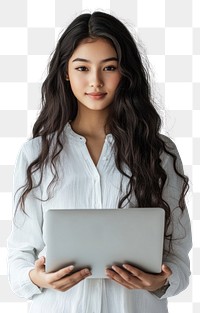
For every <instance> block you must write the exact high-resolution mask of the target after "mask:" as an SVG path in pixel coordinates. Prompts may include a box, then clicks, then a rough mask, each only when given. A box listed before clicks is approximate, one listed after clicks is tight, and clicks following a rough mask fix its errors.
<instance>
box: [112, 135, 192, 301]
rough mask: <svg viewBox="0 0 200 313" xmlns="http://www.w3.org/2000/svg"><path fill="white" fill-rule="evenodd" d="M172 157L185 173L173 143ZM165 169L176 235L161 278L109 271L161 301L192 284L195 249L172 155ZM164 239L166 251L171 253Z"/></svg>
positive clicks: (133, 271) (129, 269) (126, 270)
mask: <svg viewBox="0 0 200 313" xmlns="http://www.w3.org/2000/svg"><path fill="white" fill-rule="evenodd" d="M170 146H171V149H172V150H173V153H174V154H176V155H177V166H178V170H179V171H180V172H181V173H183V167H182V162H181V159H180V156H179V154H178V151H177V149H176V146H175V145H174V143H172V142H171V141H170ZM163 167H164V169H165V171H166V173H167V176H168V179H167V182H166V184H165V187H164V190H163V199H164V200H165V201H166V202H167V203H168V204H169V205H170V208H171V223H170V229H169V231H172V232H173V240H172V249H173V250H171V251H170V253H164V256H163V264H164V265H163V266H162V272H161V274H156V275H152V274H148V273H145V272H142V271H141V270H139V269H137V268H135V267H133V266H130V265H127V266H126V267H125V268H124V269H122V268H119V267H116V266H114V267H113V268H112V270H109V269H108V270H107V271H106V273H107V275H108V277H109V278H111V279H112V280H114V281H116V282H117V283H119V284H121V285H123V286H125V287H127V288H128V289H145V290H148V291H150V292H151V293H152V294H154V295H155V296H157V297H159V298H167V297H170V296H175V295H176V294H178V293H180V292H181V291H183V290H184V289H185V288H186V287H187V286H188V284H189V276H190V261H189V256H188V254H189V251H190V250H191V247H192V239H191V227H190V219H189V215H188V211H187V209H185V210H184V212H183V213H182V211H181V209H180V208H179V204H178V202H179V198H180V194H181V191H182V179H181V178H180V177H179V176H178V175H177V174H176V173H175V172H174V169H173V159H172V157H171V156H169V155H167V156H166V155H165V157H163ZM168 243H169V242H168V240H166V239H165V243H164V245H165V249H166V250H167V249H168Z"/></svg>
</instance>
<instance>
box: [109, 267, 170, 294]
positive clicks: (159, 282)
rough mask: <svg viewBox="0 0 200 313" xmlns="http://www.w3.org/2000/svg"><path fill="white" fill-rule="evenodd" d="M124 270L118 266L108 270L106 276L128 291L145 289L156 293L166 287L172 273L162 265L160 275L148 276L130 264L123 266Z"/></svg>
mask: <svg viewBox="0 0 200 313" xmlns="http://www.w3.org/2000/svg"><path fill="white" fill-rule="evenodd" d="M123 268H124V269H122V268H120V267H118V266H116V265H113V266H112V270H111V269H106V275H107V276H108V277H109V278H110V279H112V280H114V281H115V282H117V283H119V284H120V285H122V286H124V287H126V288H128V289H145V290H148V291H156V290H157V289H159V288H161V287H163V286H164V284H165V282H166V280H167V278H168V277H169V276H170V275H171V274H172V271H171V270H170V268H169V267H168V266H167V265H162V272H161V273H160V274H148V273H145V272H143V271H141V270H139V269H138V268H136V267H133V266H131V265H129V264H123Z"/></svg>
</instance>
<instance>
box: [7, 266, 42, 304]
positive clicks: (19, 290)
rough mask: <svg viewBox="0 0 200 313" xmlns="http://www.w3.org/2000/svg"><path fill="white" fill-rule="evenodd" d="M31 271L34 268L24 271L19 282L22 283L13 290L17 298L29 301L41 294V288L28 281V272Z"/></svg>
mask: <svg viewBox="0 0 200 313" xmlns="http://www.w3.org/2000/svg"><path fill="white" fill-rule="evenodd" d="M33 269H34V266H32V267H27V268H26V269H24V273H23V278H22V280H21V281H23V283H22V284H21V285H18V286H17V287H16V288H15V289H14V290H13V291H14V292H15V293H16V294H17V295H18V296H19V297H23V298H25V299H29V300H31V299H32V297H33V296H35V295H37V294H41V293H42V290H43V288H39V287H38V286H36V285H35V284H34V283H33V282H32V280H31V279H30V276H29V272H30V271H31V270H33Z"/></svg>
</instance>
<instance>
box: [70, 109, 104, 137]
mask: <svg viewBox="0 0 200 313" xmlns="http://www.w3.org/2000/svg"><path fill="white" fill-rule="evenodd" d="M104 111H105V112H104ZM107 111H108V110H102V111H94V110H88V111H87V114H84V112H80V111H78V113H77V116H76V117H75V119H74V120H73V121H72V122H71V126H72V129H73V130H74V131H75V132H76V133H78V134H79V135H82V136H84V137H96V138H105V136H106V135H107V134H108V133H109V130H108V129H107V128H106V129H105V125H106V120H107V117H108V112H107Z"/></svg>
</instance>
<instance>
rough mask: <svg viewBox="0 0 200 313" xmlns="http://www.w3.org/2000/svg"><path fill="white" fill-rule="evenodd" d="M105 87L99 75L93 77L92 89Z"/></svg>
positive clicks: (91, 81)
mask: <svg viewBox="0 0 200 313" xmlns="http://www.w3.org/2000/svg"><path fill="white" fill-rule="evenodd" d="M103 85H104V84H103V80H102V78H101V77H100V75H99V74H98V73H95V74H94V75H92V77H91V80H90V87H94V88H95V87H102V86H103Z"/></svg>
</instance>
